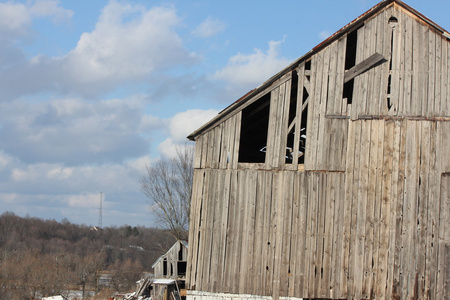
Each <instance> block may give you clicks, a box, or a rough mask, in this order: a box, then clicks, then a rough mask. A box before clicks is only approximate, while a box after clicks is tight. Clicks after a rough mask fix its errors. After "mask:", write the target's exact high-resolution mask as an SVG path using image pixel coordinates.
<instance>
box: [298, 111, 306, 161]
mask: <svg viewBox="0 0 450 300" xmlns="http://www.w3.org/2000/svg"><path fill="white" fill-rule="evenodd" d="M307 117H308V105H306V106H305V109H304V110H303V111H302V124H301V126H300V140H299V147H298V151H299V155H298V164H301V165H302V164H304V163H305V149H306V125H307Z"/></svg>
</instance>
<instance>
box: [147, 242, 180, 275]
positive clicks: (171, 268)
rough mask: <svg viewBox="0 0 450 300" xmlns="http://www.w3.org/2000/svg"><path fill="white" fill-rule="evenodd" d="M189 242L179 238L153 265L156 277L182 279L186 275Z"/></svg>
mask: <svg viewBox="0 0 450 300" xmlns="http://www.w3.org/2000/svg"><path fill="white" fill-rule="evenodd" d="M187 250H188V243H187V242H186V241H182V240H178V241H177V242H176V243H175V244H174V245H173V246H172V247H171V248H170V249H169V251H167V252H166V253H165V254H164V255H162V256H161V257H159V258H158V259H157V260H156V262H155V263H154V264H153V265H152V268H153V270H154V276H155V278H157V279H158V278H159V279H161V278H172V279H180V278H183V279H184V278H185V276H186V263H187Z"/></svg>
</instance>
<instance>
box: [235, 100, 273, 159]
mask: <svg viewBox="0 0 450 300" xmlns="http://www.w3.org/2000/svg"><path fill="white" fill-rule="evenodd" d="M269 113H270V93H267V94H266V95H264V96H263V97H261V98H260V99H258V100H256V101H255V102H253V103H252V104H250V105H249V106H247V107H246V108H244V109H243V110H242V121H241V134H240V145H239V159H238V161H239V162H243V163H264V162H265V159H266V155H265V152H263V151H261V149H263V148H265V146H266V145H267V133H268V130H269Z"/></svg>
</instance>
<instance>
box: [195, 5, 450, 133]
mask: <svg viewBox="0 0 450 300" xmlns="http://www.w3.org/2000/svg"><path fill="white" fill-rule="evenodd" d="M391 5H397V6H398V7H401V8H403V9H405V10H406V11H408V12H409V13H410V14H411V15H412V16H413V17H415V18H417V19H418V20H421V21H422V22H423V23H425V24H427V25H428V26H429V27H431V28H433V29H434V30H436V31H437V32H439V33H440V34H442V35H443V36H444V37H445V38H447V39H448V40H450V33H449V32H448V31H446V30H445V29H444V28H442V27H441V26H439V25H438V24H436V23H435V22H433V21H432V20H431V19H429V18H428V17H426V16H425V15H423V14H421V13H420V12H418V11H417V10H415V9H414V8H412V7H411V6H409V5H407V4H406V3H404V2H402V1H400V0H384V1H382V2H380V3H378V4H377V5H375V6H374V7H372V8H371V9H369V10H368V11H367V12H365V13H363V14H362V15H360V16H359V17H357V18H356V19H354V20H353V21H352V22H350V23H348V24H347V25H345V26H344V27H342V28H341V29H339V30H338V31H337V32H335V33H334V34H333V35H331V36H330V37H329V38H327V39H326V40H324V41H323V42H321V43H320V44H318V45H317V46H316V47H314V48H313V49H311V50H310V51H309V52H308V53H306V54H305V55H303V56H301V57H300V58H298V59H297V60H295V61H294V62H292V63H291V64H290V65H288V66H287V67H286V68H284V69H283V70H281V71H280V72H278V73H277V74H275V75H274V76H272V77H271V78H269V79H268V80H267V81H266V82H264V83H263V84H261V85H260V86H259V87H257V88H255V89H253V90H251V91H249V92H248V93H246V94H245V95H244V96H242V97H241V98H239V99H238V100H236V101H235V102H234V103H233V104H231V105H230V106H228V107H227V108H225V109H224V110H222V111H221V112H219V114H218V115H217V116H216V117H214V118H213V119H212V120H210V121H209V122H207V123H206V124H204V125H203V126H202V127H200V128H199V129H197V130H196V131H194V132H193V133H191V134H190V135H189V136H188V139H190V140H195V139H196V137H197V136H199V135H201V134H202V133H203V132H205V131H207V130H208V129H210V128H211V127H214V126H215V125H216V124H217V123H219V122H221V120H222V119H224V118H225V117H226V116H228V115H229V114H231V113H232V112H234V111H236V109H237V108H239V107H240V106H241V105H243V104H244V103H246V102H247V101H248V100H250V99H251V98H253V97H254V96H255V95H257V94H258V93H260V92H262V91H263V90H265V89H266V88H267V87H269V86H270V85H272V84H273V83H274V82H275V81H277V80H279V79H280V78H281V77H282V76H284V75H285V74H286V73H288V72H290V71H293V70H294V69H295V68H296V67H297V66H298V65H299V63H300V62H302V61H304V60H308V59H309V58H310V57H311V56H312V55H314V54H315V53H317V52H319V51H321V50H322V49H324V48H325V47H327V46H328V45H330V44H331V43H332V42H334V41H335V40H337V39H339V38H341V37H342V36H343V35H345V34H346V33H348V32H351V31H353V30H354V29H355V28H358V27H360V26H361V24H363V23H364V22H365V21H366V20H367V19H369V18H371V17H372V16H374V15H376V14H377V13H379V12H380V11H381V10H383V9H385V8H386V7H388V6H391Z"/></svg>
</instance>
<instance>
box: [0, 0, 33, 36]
mask: <svg viewBox="0 0 450 300" xmlns="http://www.w3.org/2000/svg"><path fill="white" fill-rule="evenodd" d="M30 24H31V16H30V14H29V11H28V10H27V7H26V6H25V5H23V4H21V3H11V2H7V3H0V32H3V33H4V32H8V31H9V32H14V33H16V34H18V33H22V34H23V33H24V32H25V29H26V27H27V26H28V25H30Z"/></svg>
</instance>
